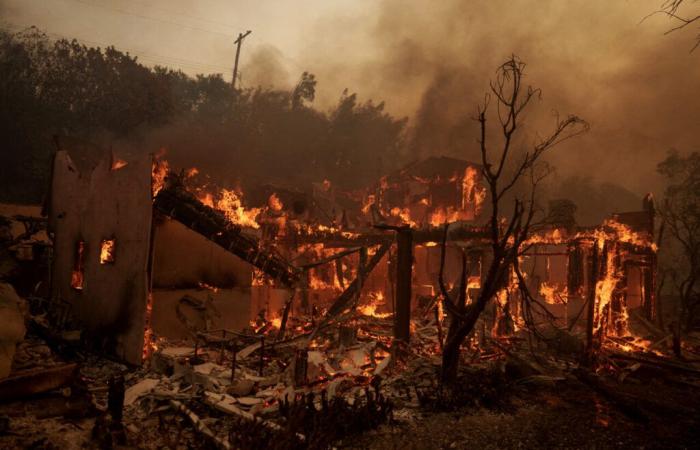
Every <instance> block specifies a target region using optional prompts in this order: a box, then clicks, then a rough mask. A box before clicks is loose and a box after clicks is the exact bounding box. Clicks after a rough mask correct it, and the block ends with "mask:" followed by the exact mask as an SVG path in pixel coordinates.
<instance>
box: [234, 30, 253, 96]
mask: <svg viewBox="0 0 700 450" xmlns="http://www.w3.org/2000/svg"><path fill="white" fill-rule="evenodd" d="M250 33H252V32H251V31H250V30H248V31H246V32H245V33H238V39H236V40H235V41H233V43H234V44H236V60H235V61H234V63H233V78H232V79H231V87H232V88H233V89H236V78H237V77H238V58H239V57H240V55H241V44H242V43H243V39H245V38H246V36H248V35H249V34H250Z"/></svg>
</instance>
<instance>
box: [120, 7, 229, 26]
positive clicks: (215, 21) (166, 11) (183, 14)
mask: <svg viewBox="0 0 700 450" xmlns="http://www.w3.org/2000/svg"><path fill="white" fill-rule="evenodd" d="M127 1H129V2H131V3H138V4H141V5H148V7H149V8H150V9H152V10H155V11H163V12H165V13H168V14H172V15H174V16H180V17H186V18H188V19H192V20H198V21H200V22H205V23H210V24H212V25H219V26H222V27H226V28H231V29H235V28H236V27H235V26H233V25H231V24H228V23H225V22H219V21H217V20H211V19H207V18H205V17H200V16H193V15H190V14H185V13H182V12H177V11H173V10H170V9H165V8H160V7H157V8H156V7H153V6H152V2H148V1H146V2H144V1H139V0H127Z"/></svg>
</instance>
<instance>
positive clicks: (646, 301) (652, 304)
mask: <svg viewBox="0 0 700 450" xmlns="http://www.w3.org/2000/svg"><path fill="white" fill-rule="evenodd" d="M646 260H647V261H648V264H647V265H646V266H645V267H643V268H642V277H643V279H642V283H643V284H642V285H643V286H644V290H643V291H642V295H643V297H642V305H643V308H644V315H645V316H646V319H647V320H649V321H650V322H653V321H654V320H655V319H656V316H657V314H656V313H657V307H658V305H657V303H656V253H655V252H654V251H651V250H650V251H649V253H648V254H647V257H646Z"/></svg>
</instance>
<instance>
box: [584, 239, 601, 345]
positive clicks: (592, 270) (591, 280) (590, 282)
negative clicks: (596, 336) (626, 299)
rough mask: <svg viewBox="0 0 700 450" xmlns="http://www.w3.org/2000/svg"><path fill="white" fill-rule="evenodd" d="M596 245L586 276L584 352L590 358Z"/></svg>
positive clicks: (597, 272) (593, 248)
mask: <svg viewBox="0 0 700 450" xmlns="http://www.w3.org/2000/svg"><path fill="white" fill-rule="evenodd" d="M598 258H599V256H598V244H597V243H596V242H593V245H592V247H591V254H590V260H589V267H588V270H589V275H588V292H587V293H586V297H587V300H588V311H587V313H588V314H587V319H588V320H587V322H586V351H587V353H588V355H589V357H590V356H592V353H593V321H594V319H595V303H596V298H595V287H596V283H597V282H598V274H599V267H598V266H599V264H598Z"/></svg>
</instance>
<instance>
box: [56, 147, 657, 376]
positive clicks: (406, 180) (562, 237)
mask: <svg viewBox="0 0 700 450" xmlns="http://www.w3.org/2000/svg"><path fill="white" fill-rule="evenodd" d="M167 170H168V169H167V166H166V165H165V163H163V162H156V163H153V161H152V160H151V158H144V157H135V158H131V159H129V161H128V162H127V161H125V160H121V159H118V158H116V157H115V156H114V155H112V154H109V155H107V156H106V157H105V158H103V159H102V160H100V161H98V162H96V163H93V165H89V164H88V165H83V166H80V165H78V164H77V163H76V162H74V161H73V159H72V158H71V156H70V154H69V152H67V151H61V152H58V153H57V155H56V158H55V161H54V169H53V173H54V176H53V177H54V178H53V180H54V184H53V189H52V201H51V214H50V229H51V231H52V232H53V235H54V240H55V253H56V257H55V260H54V265H53V271H52V289H51V292H52V298H53V300H54V302H56V303H58V304H62V305H67V306H69V308H70V309H71V311H72V312H73V313H74V314H75V317H76V318H77V319H78V321H79V322H80V323H81V325H82V326H84V327H85V330H86V332H87V333H89V335H91V336H94V337H95V338H96V339H97V340H98V341H99V342H101V344H100V345H101V346H104V348H108V349H110V350H111V351H112V352H114V353H115V354H116V355H118V356H119V357H121V358H123V359H124V360H126V361H129V362H132V363H140V362H141V358H142V357H143V356H144V355H146V354H148V352H149V351H150V350H149V349H152V348H156V347H157V344H156V340H157V339H158V338H169V339H187V338H189V339H192V338H193V337H195V336H196V335H197V333H203V332H210V331H211V330H219V329H228V330H238V329H241V328H243V327H245V326H246V325H247V324H248V322H251V321H256V320H259V319H261V320H263V322H269V323H272V324H275V325H276V327H277V328H279V327H280V326H281V325H282V322H283V321H284V322H285V324H284V325H286V321H287V320H289V318H290V317H291V316H294V315H295V314H310V313H311V312H312V311H323V310H326V311H328V313H327V315H328V316H329V317H332V316H333V315H336V314H339V313H341V312H343V311H346V310H348V309H355V308H357V309H358V311H360V312H362V313H365V314H367V315H369V316H375V317H390V316H392V317H394V319H393V320H394V322H395V331H396V333H398V335H397V336H396V337H398V338H401V339H404V340H408V339H410V331H409V323H410V319H411V314H421V313H423V314H424V313H425V308H431V307H433V306H434V305H435V303H434V301H435V298H436V295H438V292H439V284H440V282H441V280H440V276H441V273H440V272H441V271H442V272H443V273H442V276H443V277H444V279H443V280H442V281H443V282H445V283H446V284H447V285H448V286H455V285H456V284H457V283H458V280H459V277H460V266H459V260H460V258H461V256H460V255H461V254H462V253H464V252H466V254H467V255H468V261H469V263H468V267H469V273H468V275H467V276H468V282H469V285H468V290H467V295H468V296H469V298H474V296H475V295H477V294H478V291H479V289H480V286H481V280H482V273H481V271H482V267H483V266H484V265H485V263H486V261H487V260H488V258H489V251H490V250H489V248H488V245H487V240H486V239H485V237H486V234H485V233H486V231H485V230H484V229H483V228H482V226H481V225H480V221H479V219H480V218H481V214H482V211H483V209H484V204H485V200H486V194H485V188H484V187H483V186H482V184H481V181H480V175H479V174H480V168H479V166H477V165H475V164H472V163H469V162H466V161H460V160H455V159H451V158H444V157H443V158H430V159H427V160H424V161H420V162H416V163H413V164H411V165H409V166H407V167H405V168H404V169H402V170H400V171H397V172H396V173H393V174H390V175H388V176H386V177H383V178H382V179H381V180H379V181H378V183H377V184H376V186H374V187H372V188H370V189H367V190H366V191H363V192H360V193H357V192H356V193H348V194H342V195H340V194H339V193H333V192H332V190H331V187H330V186H329V185H328V184H326V185H321V186H320V189H317V192H316V196H317V197H318V200H316V199H315V197H314V196H313V195H312V196H311V197H309V196H305V195H302V194H299V193H293V192H282V193H281V194H280V193H277V192H274V191H272V190H271V188H270V187H267V188H266V190H265V192H263V194H262V198H266V199H267V201H266V202H265V203H266V204H263V205H262V206H261V207H255V208H247V207H246V206H245V205H243V203H242V200H241V198H242V197H243V195H242V193H240V192H239V193H235V192H233V191H227V190H222V191H220V192H211V191H205V190H203V189H201V188H196V187H195V188H193V187H192V186H191V185H190V186H189V187H188V184H187V182H186V178H187V176H185V180H182V179H181V180H180V181H174V178H173V179H171V180H170V181H169V182H166V176H167ZM169 176H170V177H171V178H172V177H174V175H169ZM188 189H189V190H188ZM267 191H269V192H267ZM281 198H284V200H285V201H286V205H290V204H291V208H290V207H289V206H285V201H283V200H282V199H281ZM339 198H340V199H342V198H348V199H351V198H355V199H356V201H354V202H352V201H345V203H344V204H343V203H342V200H341V201H339V200H338V199H339ZM324 207H325V208H330V211H331V213H330V214H329V213H323V208H324ZM560 209H561V208H560ZM319 211H321V212H319ZM572 214H573V211H569V214H568V216H567V215H566V214H564V217H561V214H560V217H558V219H556V218H555V219H556V220H551V221H550V222H549V223H548V224H547V225H546V226H545V227H544V228H542V229H541V230H540V231H538V232H537V233H536V234H534V235H533V236H532V237H531V238H530V239H529V240H528V241H527V242H526V248H524V249H523V251H522V255H521V257H520V259H521V262H520V267H521V270H522V272H523V274H524V276H525V277H526V279H527V285H528V288H529V290H530V292H533V293H535V296H536V298H537V299H538V301H539V302H541V305H543V310H544V311H546V313H547V314H549V315H550V316H551V317H552V318H553V319H554V320H555V322H556V323H558V324H559V325H560V326H563V327H567V328H569V329H570V328H571V327H573V326H575V325H577V324H578V325H579V326H587V328H588V335H589V336H588V340H589V345H593V342H594V341H596V342H598V345H599V344H600V340H601V339H602V338H603V337H604V336H607V335H612V336H616V337H620V338H623V337H625V336H628V335H629V330H628V328H627V316H628V309H637V308H641V310H642V311H644V313H645V315H646V317H647V318H648V319H649V318H651V316H652V315H653V313H654V306H653V302H654V301H653V296H654V273H655V247H654V244H653V239H652V236H653V223H654V221H653V219H654V210H653V203H652V202H651V201H646V202H645V210H644V211H640V212H633V213H621V214H617V215H615V216H614V217H612V218H611V219H610V220H608V221H606V222H605V223H604V224H602V225H601V226H598V227H578V226H577V225H576V224H575V221H574V220H573V215H572ZM550 217H553V216H552V214H550ZM324 219H325V220H324ZM324 222H325V223H324ZM444 223H451V224H452V225H451V226H450V229H449V230H448V231H446V233H447V235H446V237H447V241H446V242H448V243H449V244H448V245H447V246H445V247H444V249H443V246H442V245H439V242H440V241H441V240H442V239H443V230H442V227H440V226H439V225H441V224H444ZM246 229H247V230H248V231H245V230H246ZM443 251H444V252H445V262H444V263H443V264H441V259H442V252H443ZM291 260H294V261H295V264H296V265H291V264H289V263H288V262H287V261H291ZM517 281H518V280H517V278H516V277H515V274H513V276H512V280H511V281H509V283H512V284H506V285H504V286H502V288H501V290H500V291H499V294H498V295H497V301H496V302H494V304H493V307H492V311H491V314H490V317H491V324H490V325H488V327H487V328H488V330H489V332H490V333H492V334H495V335H502V334H512V333H513V332H515V331H516V330H517V329H518V327H522V326H523V325H524V320H525V318H524V317H523V314H525V313H526V312H525V311H523V310H522V301H521V300H522V299H521V298H520V295H521V294H520V290H519V289H518V288H517ZM589 299H594V301H589ZM439 319H440V320H442V319H441V318H439ZM399 330H401V331H399ZM144 342H145V344H144ZM144 348H145V349H146V350H145V352H146V353H144Z"/></svg>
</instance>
